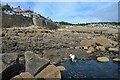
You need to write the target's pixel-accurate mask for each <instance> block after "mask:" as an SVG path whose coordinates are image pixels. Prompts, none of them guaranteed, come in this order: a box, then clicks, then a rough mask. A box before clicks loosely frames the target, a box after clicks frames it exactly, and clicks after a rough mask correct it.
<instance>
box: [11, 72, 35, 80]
mask: <svg viewBox="0 0 120 80" xmlns="http://www.w3.org/2000/svg"><path fill="white" fill-rule="evenodd" d="M10 80H35V79H34V77H33V76H32V75H31V74H30V73H29V72H22V73H20V74H19V75H16V76H15V77H13V78H12V79H10Z"/></svg>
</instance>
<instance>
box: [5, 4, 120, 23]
mask: <svg viewBox="0 0 120 80" xmlns="http://www.w3.org/2000/svg"><path fill="white" fill-rule="evenodd" d="M6 3H8V4H9V5H10V6H11V7H17V6H20V7H21V9H23V10H25V9H30V10H32V11H34V12H37V13H38V14H41V15H42V16H44V17H46V18H47V17H49V19H52V20H53V21H55V22H61V21H64V22H69V23H73V24H78V23H94V22H120V21H119V20H118V7H119V6H118V3H117V2H3V4H6Z"/></svg>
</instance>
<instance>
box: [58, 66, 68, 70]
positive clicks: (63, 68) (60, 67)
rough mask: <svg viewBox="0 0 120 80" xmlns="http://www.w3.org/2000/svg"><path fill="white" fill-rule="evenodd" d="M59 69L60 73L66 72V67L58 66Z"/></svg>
mask: <svg viewBox="0 0 120 80" xmlns="http://www.w3.org/2000/svg"><path fill="white" fill-rule="evenodd" d="M57 69H58V70H60V71H65V70H66V69H65V67H64V66H57Z"/></svg>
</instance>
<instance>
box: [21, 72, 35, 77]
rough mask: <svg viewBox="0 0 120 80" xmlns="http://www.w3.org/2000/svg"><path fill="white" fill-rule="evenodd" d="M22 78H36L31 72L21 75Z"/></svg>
mask: <svg viewBox="0 0 120 80" xmlns="http://www.w3.org/2000/svg"><path fill="white" fill-rule="evenodd" d="M20 76H21V77H22V78H34V77H33V75H31V74H30V73H29V72H23V73H20Z"/></svg>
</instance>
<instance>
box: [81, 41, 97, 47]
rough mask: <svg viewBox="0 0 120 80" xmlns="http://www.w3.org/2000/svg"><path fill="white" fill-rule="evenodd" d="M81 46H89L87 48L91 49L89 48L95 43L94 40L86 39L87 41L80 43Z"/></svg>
mask: <svg viewBox="0 0 120 80" xmlns="http://www.w3.org/2000/svg"><path fill="white" fill-rule="evenodd" d="M80 44H81V46H87V47H89V46H92V45H94V44H95V43H94V41H92V40H87V39H85V40H82V41H81V42H80Z"/></svg>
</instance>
